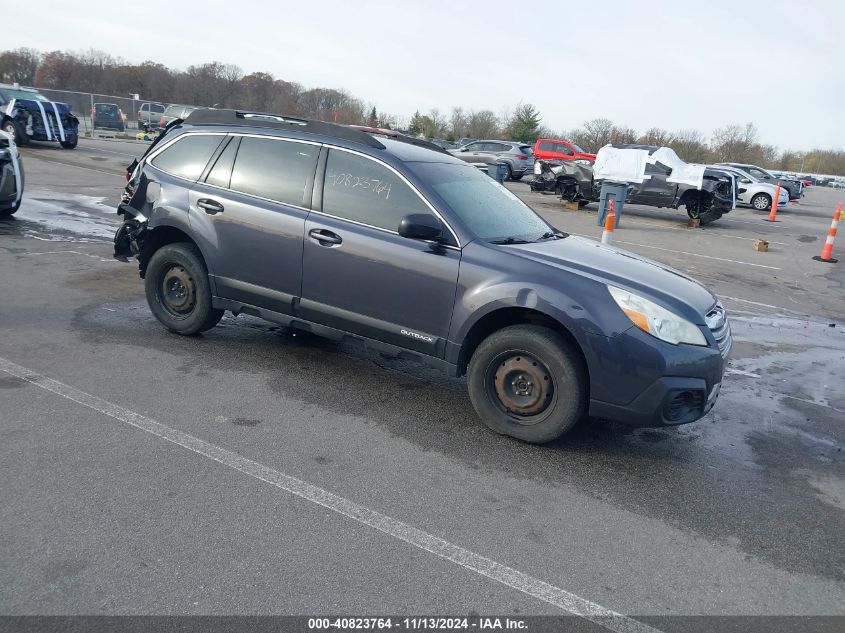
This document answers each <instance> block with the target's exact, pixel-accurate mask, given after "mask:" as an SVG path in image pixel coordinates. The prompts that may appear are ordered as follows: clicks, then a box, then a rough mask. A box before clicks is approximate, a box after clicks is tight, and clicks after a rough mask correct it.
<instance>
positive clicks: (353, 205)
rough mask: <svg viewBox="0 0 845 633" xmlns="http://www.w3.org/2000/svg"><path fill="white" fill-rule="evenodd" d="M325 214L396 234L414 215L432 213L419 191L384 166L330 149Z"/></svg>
mask: <svg viewBox="0 0 845 633" xmlns="http://www.w3.org/2000/svg"><path fill="white" fill-rule="evenodd" d="M323 212H324V213H326V214H328V215H333V216H335V217H338V218H342V219H344V220H352V221H353V222H359V223H361V224H367V225H369V226H375V227H378V228H381V229H387V230H389V231H393V232H396V231H398V230H399V223H400V222H401V221H402V218H404V217H405V216H406V215H408V214H411V213H426V214H429V215H430V214H431V209H430V208H429V207H428V205H427V204H426V203H425V202H424V201H423V199H422V198H420V196H419V194H417V192H416V191H414V190H413V189H411V187H410V186H409V185H408V184H407V183H405V181H404V180H402V179H401V178H400V177H399V176H397V175H396V173H395V172H393V171H392V170H390V169H388V168H387V167H385V166H384V165H382V164H381V163H377V162H376V161H374V160H372V159H369V158H365V157H364V156H359V155H357V154H351V153H349V152H343V151H340V150H335V149H333V150H330V151H329V157H328V161H327V162H326V177H325V179H324V184H323Z"/></svg>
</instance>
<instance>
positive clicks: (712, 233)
mask: <svg viewBox="0 0 845 633" xmlns="http://www.w3.org/2000/svg"><path fill="white" fill-rule="evenodd" d="M625 220H626V222H631V223H632V224H634V226H639V225H642V226H656V227H658V228H661V229H666V228H668V229H671V230H673V231H689V228H688V227H687V226H686V225H684V226H673V225H672V224H658V223H657V222H644V221H642V220H640V219H638V218H637V217H636V216H632V217H630V218H629V217H626V218H625ZM703 235H704V237H716V238H720V239H721V238H727V239H732V240H745V241H746V242H753V241H754V240H755V239H757V238H754V237H743V236H741V235H725V234H724V233H717V232H715V231H712V230H710V231H704V232H703ZM767 241H768V242H769V244H776V245H778V246H789V244H787V243H785V242H775V241H773V240H767Z"/></svg>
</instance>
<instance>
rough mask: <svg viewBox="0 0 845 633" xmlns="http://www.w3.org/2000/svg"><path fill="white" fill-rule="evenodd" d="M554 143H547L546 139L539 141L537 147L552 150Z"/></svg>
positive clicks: (547, 150) (545, 150)
mask: <svg viewBox="0 0 845 633" xmlns="http://www.w3.org/2000/svg"><path fill="white" fill-rule="evenodd" d="M554 148H555V146H554V143H549V142H548V141H543V142H542V143H540V147H539V149H541V150H543V151H544V152H553V151H555V149H554Z"/></svg>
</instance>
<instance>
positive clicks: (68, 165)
mask: <svg viewBox="0 0 845 633" xmlns="http://www.w3.org/2000/svg"><path fill="white" fill-rule="evenodd" d="M34 158H35V159H36V160H43V161H44V162H45V163H53V164H54V165H64V166H65V167H73V168H74V169H84V170H85V171H96V172H97V173H98V174H106V175H108V176H114V177H116V178H120V177H121V176H120V174H116V173H114V172H111V171H103V170H102V169H94V168H93V167H83V166H82V165H74V164H73V163H63V162H62V161H60V160H52V159H50V158H44V157H42V156H35V157H34Z"/></svg>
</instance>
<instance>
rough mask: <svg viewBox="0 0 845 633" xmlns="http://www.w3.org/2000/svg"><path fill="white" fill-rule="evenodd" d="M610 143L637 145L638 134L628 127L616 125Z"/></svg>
mask: <svg viewBox="0 0 845 633" xmlns="http://www.w3.org/2000/svg"><path fill="white" fill-rule="evenodd" d="M610 142H611V143H614V144H623V143H636V142H637V132H636V130H634V129H633V128H630V127H628V126H626V125H622V126H616V125H614V126H613V128H612V129H611V130H610Z"/></svg>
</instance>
